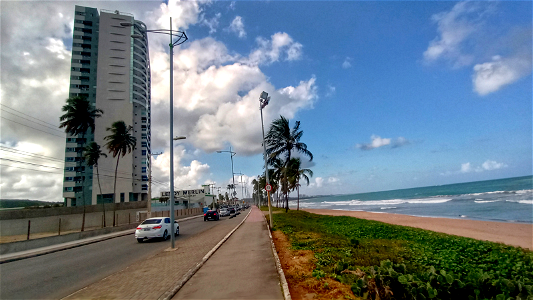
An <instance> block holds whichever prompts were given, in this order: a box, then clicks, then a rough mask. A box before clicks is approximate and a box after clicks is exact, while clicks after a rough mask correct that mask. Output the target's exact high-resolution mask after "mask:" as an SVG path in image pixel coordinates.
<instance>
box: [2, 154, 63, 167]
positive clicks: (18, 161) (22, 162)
mask: <svg viewBox="0 0 533 300" xmlns="http://www.w3.org/2000/svg"><path fill="white" fill-rule="evenodd" d="M0 159H1V160H7V161H10V162H14V163H21V164H28V165H33V166H38V167H45V168H51V169H59V170H63V168H58V167H52V166H45V165H40V164H34V163H29V162H24V161H20V160H12V159H9V158H3V157H0Z"/></svg>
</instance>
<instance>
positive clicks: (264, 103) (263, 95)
mask: <svg viewBox="0 0 533 300" xmlns="http://www.w3.org/2000/svg"><path fill="white" fill-rule="evenodd" d="M269 101H270V97H269V96H268V93H267V92H265V91H263V92H262V93H261V96H259V110H260V111H261V130H262V132H263V156H264V158H265V178H266V184H270V179H269V178H268V164H267V154H266V144H265V126H264V125H263V108H265V106H267V105H268V102H269ZM267 197H268V215H269V216H270V228H272V226H273V225H274V223H272V205H271V204H270V191H267Z"/></svg>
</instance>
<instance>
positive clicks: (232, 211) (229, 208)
mask: <svg viewBox="0 0 533 300" xmlns="http://www.w3.org/2000/svg"><path fill="white" fill-rule="evenodd" d="M228 210H229V213H230V214H234V213H235V208H234V207H231V206H230V207H228Z"/></svg>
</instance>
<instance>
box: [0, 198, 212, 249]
mask: <svg viewBox="0 0 533 300" xmlns="http://www.w3.org/2000/svg"><path fill="white" fill-rule="evenodd" d="M143 202H144V206H143V205H142V203H138V202H137V204H136V205H123V204H127V203H120V204H122V205H117V206H116V207H115V209H116V210H115V212H114V213H115V226H120V225H126V224H134V223H137V224H138V223H140V222H141V221H143V220H145V219H146V217H147V212H146V202H145V201H143ZM95 206H98V207H99V209H98V208H96V207H95ZM112 208H113V204H110V205H109V206H108V205H107V204H106V211H105V224H106V227H112V226H113V209H112ZM117 208H122V209H121V210H119V209H117ZM61 209H63V208H61ZM67 209H70V212H74V213H71V214H66V212H69V210H57V209H56V208H51V209H42V210H41V211H40V212H39V211H37V210H17V211H11V212H12V214H6V213H5V211H3V212H2V214H0V239H1V242H2V243H6V242H13V241H20V240H29V239H35V238H41V237H46V236H52V235H61V234H65V233H72V232H80V231H81V225H82V220H83V213H82V212H83V209H82V210H81V212H80V211H79V207H78V208H75V209H72V208H70V207H67ZM47 210H56V211H55V212H56V214H55V215H52V214H53V211H47ZM175 212H176V213H175V217H176V219H180V218H184V217H186V216H192V215H199V214H201V213H202V209H201V208H190V209H180V210H176V211H175ZM169 216H170V211H157V212H152V217H169ZM100 228H104V216H103V210H102V206H101V205H93V206H87V207H86V213H85V231H89V230H94V229H100Z"/></svg>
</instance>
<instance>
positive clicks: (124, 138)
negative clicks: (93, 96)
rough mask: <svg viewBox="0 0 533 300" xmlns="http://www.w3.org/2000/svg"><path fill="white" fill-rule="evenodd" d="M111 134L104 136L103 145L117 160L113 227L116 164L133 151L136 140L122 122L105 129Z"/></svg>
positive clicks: (115, 188) (114, 187)
mask: <svg viewBox="0 0 533 300" xmlns="http://www.w3.org/2000/svg"><path fill="white" fill-rule="evenodd" d="M106 130H107V131H110V132H111V134H110V135H108V136H106V137H105V138H104V140H107V143H106V144H105V145H106V147H107V149H109V152H110V153H112V154H113V157H116V158H117V165H116V167H115V183H114V184H113V226H115V216H116V214H115V205H114V203H115V196H116V195H115V194H116V192H117V171H118V162H119V160H120V156H125V155H126V154H127V153H131V151H133V150H134V149H135V146H136V143H137V139H136V138H135V137H134V136H132V135H131V133H130V132H131V131H133V127H132V126H131V125H126V123H124V121H116V122H114V123H113V124H112V125H111V127H109V128H106Z"/></svg>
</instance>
